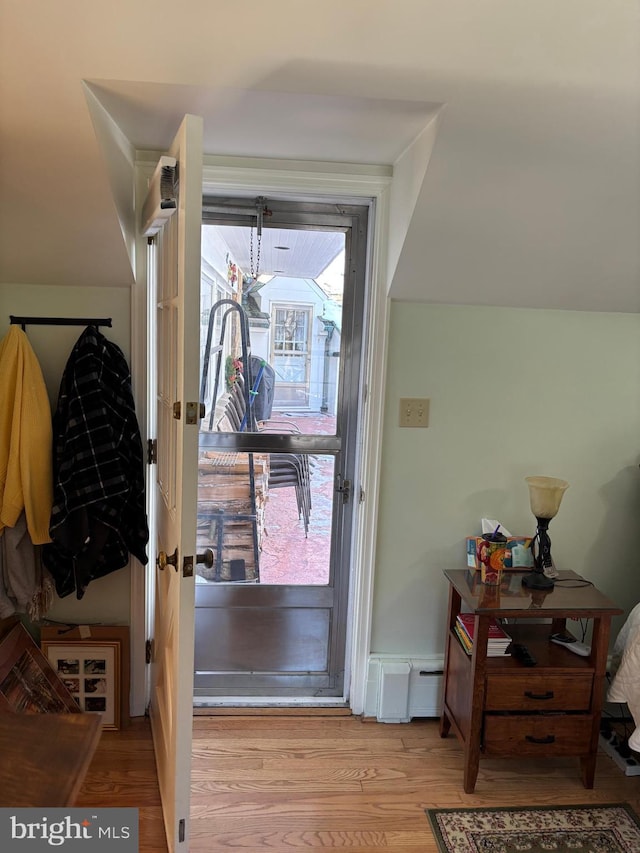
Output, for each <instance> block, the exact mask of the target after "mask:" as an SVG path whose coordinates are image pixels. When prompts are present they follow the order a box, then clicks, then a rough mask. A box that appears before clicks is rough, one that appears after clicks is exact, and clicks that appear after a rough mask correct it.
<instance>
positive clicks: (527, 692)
mask: <svg viewBox="0 0 640 853" xmlns="http://www.w3.org/2000/svg"><path fill="white" fill-rule="evenodd" d="M524 695H525V696H526V697H527V699H553V690H547V692H546V693H532V692H531V691H530V690H525V692H524Z"/></svg>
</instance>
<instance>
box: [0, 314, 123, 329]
mask: <svg viewBox="0 0 640 853" xmlns="http://www.w3.org/2000/svg"><path fill="white" fill-rule="evenodd" d="M9 319H10V320H11V325H12V326H22V331H23V332H26V328H25V327H26V326H109V328H111V317H97V318H96V317H88V318H87V317H16V316H14V315H13V314H10V315H9Z"/></svg>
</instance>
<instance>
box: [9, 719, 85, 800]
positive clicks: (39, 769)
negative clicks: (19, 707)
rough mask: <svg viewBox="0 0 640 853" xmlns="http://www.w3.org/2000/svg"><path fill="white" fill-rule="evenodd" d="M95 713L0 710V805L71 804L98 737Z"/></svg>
mask: <svg viewBox="0 0 640 853" xmlns="http://www.w3.org/2000/svg"><path fill="white" fill-rule="evenodd" d="M101 731H102V725H101V720H100V714H12V713H8V714H0V750H1V751H2V762H1V763H0V806H2V807H9V806H10V807H12V808H13V807H24V808H27V807H33V808H35V807H37V806H43V807H44V806H47V807H49V808H54V807H57V806H72V805H74V803H75V798H76V795H77V793H78V791H79V790H80V787H81V785H82V782H83V780H84V777H85V774H86V772H87V769H88V767H89V764H90V763H91V759H92V758H93V754H94V752H95V750H96V747H97V745H98V741H99V740H100V734H101Z"/></svg>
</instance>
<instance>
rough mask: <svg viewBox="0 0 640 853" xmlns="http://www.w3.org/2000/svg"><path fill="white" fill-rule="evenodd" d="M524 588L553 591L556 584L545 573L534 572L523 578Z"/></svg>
mask: <svg viewBox="0 0 640 853" xmlns="http://www.w3.org/2000/svg"><path fill="white" fill-rule="evenodd" d="M522 586H526V587H527V589H553V587H554V586H555V583H554V582H553V580H552V579H551V578H548V577H547V576H546V575H545V574H544V572H540V571H538V572H536V571H533V572H529V573H528V574H526V575H525V576H524V577H523V578H522Z"/></svg>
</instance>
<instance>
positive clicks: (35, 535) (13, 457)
mask: <svg viewBox="0 0 640 853" xmlns="http://www.w3.org/2000/svg"><path fill="white" fill-rule="evenodd" d="M51 442H52V435H51V407H50V405H49V398H48V396H47V389H46V387H45V384H44V379H43V377H42V371H41V369H40V365H39V364H38V359H37V358H36V354H35V353H34V351H33V349H32V347H31V344H30V343H29V339H28V338H27V336H26V335H25V333H24V332H23V331H22V329H20V328H19V327H18V326H11V328H10V329H9V331H8V332H7V334H6V335H5V337H4V338H3V339H2V341H0V535H1V534H2V531H3V530H4V528H5V527H14V526H15V524H16V522H17V521H18V517H19V516H20V513H21V512H22V511H23V510H24V512H25V514H26V517H27V529H28V531H29V535H30V536H31V541H32V542H33V544H34V545H42V544H44V543H45V542H50V541H51V537H50V536H49V520H50V517H51V506H52V503H53V473H52V447H51Z"/></svg>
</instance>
